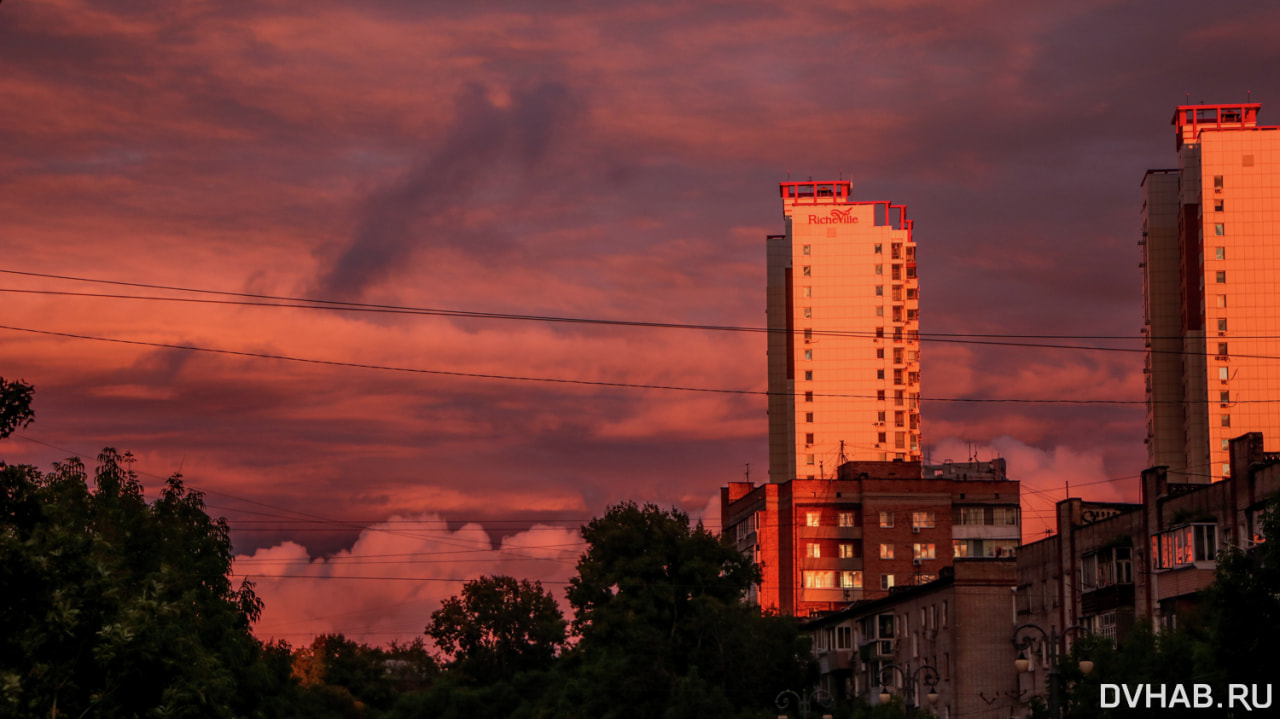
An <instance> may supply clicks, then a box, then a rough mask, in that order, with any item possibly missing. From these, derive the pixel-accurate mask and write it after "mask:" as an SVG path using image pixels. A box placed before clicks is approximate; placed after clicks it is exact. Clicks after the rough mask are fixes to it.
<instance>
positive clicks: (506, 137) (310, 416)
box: [0, 0, 1280, 644]
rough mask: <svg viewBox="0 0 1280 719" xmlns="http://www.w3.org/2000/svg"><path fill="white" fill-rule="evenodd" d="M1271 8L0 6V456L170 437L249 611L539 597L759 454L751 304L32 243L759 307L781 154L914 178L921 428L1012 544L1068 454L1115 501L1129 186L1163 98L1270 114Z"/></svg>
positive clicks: (75, 1)
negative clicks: (517, 589)
mask: <svg viewBox="0 0 1280 719" xmlns="http://www.w3.org/2000/svg"><path fill="white" fill-rule="evenodd" d="M1277 29H1280V7H1273V6H1270V5H1267V4H1263V3H1252V2H1219V3H1214V4H1212V5H1210V4H1206V3H1202V2H1154V1H1153V2H1137V3H1134V2H1102V1H1092V2H1091V1H1088V0H1081V1H1077V2H1070V3H1067V2H1059V3H1021V2H954V1H953V0H946V1H944V0H920V1H914V2H899V1H897V0H894V1H888V0H881V1H874V2H853V3H794V2H764V1H761V2H732V3H717V2H694V3H690V2H669V3H641V2H567V1H566V2H558V1H552V2H541V3H515V2H512V3H502V2H478V3H423V2H410V1H408V0H371V1H369V2H361V3H351V2H345V3H342V2H333V1H330V0H311V1H309V2H297V1H294V0H269V1H266V2H255V3H224V2H213V1H212V0H191V1H189V2H181V3H177V2H166V1H163V0H110V1H108V0H46V1H44V2H31V1H27V0H9V1H8V2H4V3H3V4H2V5H0V249H2V250H3V253H2V254H0V270H2V272H0V289H2V290H3V292H0V325H2V326H3V329H0V376H3V377H5V378H6V379H23V380H26V381H27V382H29V383H31V384H33V385H35V387H36V404H35V408H36V411H37V422H36V423H35V424H34V425H32V426H31V427H30V428H28V429H27V430H25V431H22V432H19V433H18V434H16V435H15V436H14V437H13V438H11V439H9V440H7V441H5V442H4V444H3V446H0V458H3V459H4V461H6V462H9V463H30V464H36V465H39V466H41V467H46V468H47V467H48V466H49V464H50V463H51V462H53V461H57V460H60V459H63V458H65V457H67V456H69V455H72V454H78V455H80V456H84V457H86V458H88V459H91V458H92V457H93V456H95V455H96V454H97V452H98V451H99V450H100V449H101V448H102V447H104V446H111V447H115V448H117V449H120V450H121V451H126V450H128V451H131V452H133V453H134V455H135V456H137V458H138V462H137V469H138V471H139V472H140V473H141V474H142V477H143V480H144V482H145V483H146V484H147V485H148V486H149V487H150V488H155V487H158V486H159V484H160V482H161V480H162V478H164V477H166V476H168V475H169V474H171V473H173V472H175V471H179V470H181V472H182V474H183V475H184V476H185V477H186V478H187V481H188V482H189V484H190V485H192V486H194V487H197V488H199V489H202V490H204V491H206V492H207V497H206V498H207V501H208V503H209V506H210V510H211V513H213V514H217V515H224V516H226V517H227V518H228V519H229V521H230V523H231V528H232V537H233V540H234V542H235V547H236V551H237V553H238V555H239V559H238V560H237V563H236V571H237V573H238V574H241V575H246V576H250V577H253V578H254V581H255V582H256V583H257V586H258V589H259V592H260V594H261V595H262V597H263V598H264V599H265V601H266V603H267V606H266V612H265V614H264V617H263V620H262V621H261V622H260V624H259V625H258V627H257V631H258V633H259V635H260V636H262V637H264V638H270V637H278V638H284V639H288V640H289V641H291V642H293V643H295V644H297V643H303V642H306V641H308V640H309V639H310V637H311V636H312V635H314V634H315V633H316V632H325V631H329V632H331V631H342V632H346V633H347V634H348V635H350V636H351V637H352V638H355V639H358V640H361V641H366V642H371V643H382V642H386V641H390V640H391V639H397V638H399V639H407V638H411V637H413V636H416V635H418V634H420V633H421V631H422V627H423V626H424V625H425V624H426V621H427V620H428V618H429V616H430V613H431V612H432V611H433V610H435V609H436V608H437V607H438V606H439V602H440V600H441V599H442V598H444V597H447V596H450V595H452V594H454V593H456V592H457V591H458V589H459V587H460V583H461V581H462V580H464V579H467V578H471V577H475V576H478V575H480V574H486V573H508V574H513V575H515V576H518V577H529V578H533V579H541V580H543V581H544V582H545V583H547V585H548V586H549V587H551V588H552V589H553V590H554V591H556V592H557V593H559V592H560V586H561V583H562V582H564V581H565V580H566V579H567V578H568V577H569V576H571V575H572V574H573V571H574V563H575V561H576V557H577V555H578V552H579V551H580V549H581V545H580V543H579V540H578V535H577V531H576V530H577V527H578V526H580V525H581V524H583V523H585V522H586V521H588V520H589V519H590V518H591V517H593V516H595V515H598V514H600V513H601V512H602V511H603V510H604V509H605V507H607V506H608V505H609V504H611V503H616V502H619V501H624V500H635V501H640V502H654V503H657V504H659V505H662V506H677V507H680V508H683V509H685V510H686V511H688V512H689V513H690V514H691V515H694V516H696V517H705V518H706V519H707V521H708V522H717V518H716V517H715V516H714V515H715V514H716V512H717V511H718V488H719V487H720V486H721V485H723V484H725V483H726V482H728V481H732V480H739V479H741V478H742V477H743V475H744V472H745V471H746V467H747V466H748V465H750V468H751V477H752V479H754V480H756V481H762V480H764V479H765V477H766V475H767V466H768V462H767V446H766V432H767V425H766V418H765V398H764V396H763V395H762V394H761V393H763V391H764V390H765V385H766V381H765V367H766V365H765V342H764V335H762V334H760V333H758V332H727V331H710V330H699V329H672V328H653V327H636V326H619V325H610V324H566V323H549V322H544V321H522V320H513V319H494V318H460V317H456V316H439V315H422V314H386V313H381V314H378V313H368V312H350V311H333V310H331V309H314V308H313V309H301V308H281V307H262V306H252V305H243V304H242V305H235V304H212V303H190V302H162V301H147V300H141V299H125V298H120V297H105V296H95V297H90V296H82V295H83V293H93V294H96V295H128V296H148V297H183V298H201V299H206V300H208V299H234V298H232V297H229V296H218V295H209V294H193V293H190V292H184V291H180V290H178V289H155V288H150V287H138V286H129V285H123V284H102V283H89V282H84V281H79V280H77V279H58V278H55V277H50V276H49V275H57V276H61V277H63V278H82V279H95V280H107V281H111V282H116V283H136V284H141V285H153V286H166V287H172V288H188V289H200V290H214V291H222V292H233V293H248V294H255V295H271V296H281V297H299V298H316V299H323V300H333V301H349V302H362V303H370V304H379V305H395V306H403V307H416V308H433V309H447V310H460V311H464V312H480V313H496V314H518V315H537V316H553V317H573V318H595V319H606V320H622V321H634V322H641V323H675V324H692V325H718V326H736V327H762V326H763V325H764V306H765V297H764V285H765V253H764V237H765V235H767V234H770V233H778V232H780V231H781V230H782V213H781V206H780V200H779V199H778V190H777V183H778V182H779V181H783V180H785V179H787V177H788V173H790V176H791V177H792V178H793V179H805V178H808V177H813V178H814V179H818V180H829V179H836V178H837V177H842V178H844V179H850V180H852V182H853V188H854V194H855V196H856V198H858V199H862V200H893V201H895V202H898V203H903V204H906V205H907V207H908V212H909V216H910V217H911V218H913V219H914V220H915V238H916V240H917V242H918V243H919V250H918V254H919V274H920V278H921V280H920V287H921V293H922V300H921V307H922V319H921V328H922V332H923V334H924V336H925V337H924V339H925V343H924V348H923V380H922V384H923V396H924V398H925V405H924V410H923V418H924V433H925V445H926V447H925V448H926V452H927V455H928V456H929V458H930V459H932V460H933V461H937V462H941V461H942V460H944V459H954V460H964V459H967V458H968V457H969V456H971V455H973V456H977V457H978V458H980V459H989V458H991V457H994V456H997V455H999V456H1003V457H1005V458H1007V459H1008V462H1009V473H1010V475H1011V476H1012V477H1013V478H1015V479H1020V480H1022V482H1023V492H1024V495H1023V496H1024V503H1023V506H1024V514H1025V517H1024V524H1025V530H1026V536H1027V538H1028V539H1033V538H1035V537H1037V536H1042V533H1043V530H1044V527H1045V520H1046V518H1047V517H1048V516H1049V514H1050V513H1051V510H1052V506H1053V502H1054V501H1056V500H1057V499H1060V498H1061V497H1062V496H1063V485H1064V482H1068V481H1069V482H1070V483H1071V484H1072V485H1073V487H1075V486H1077V485H1079V486H1080V489H1079V494H1082V495H1083V496H1087V497H1091V498H1096V499H1101V500H1134V499H1136V496H1137V481H1136V476H1137V474H1138V473H1139V472H1140V471H1141V470H1142V468H1143V466H1144V465H1145V462H1146V454H1145V447H1144V445H1143V443H1142V440H1143V437H1144V434H1145V430H1144V410H1143V407H1142V404H1141V402H1142V400H1143V380H1142V364H1143V356H1142V353H1141V351H1140V350H1141V347H1142V345H1141V343H1140V342H1139V341H1138V340H1137V337H1138V336H1139V329H1140V327H1141V326H1142V314H1141V309H1142V298H1141V274H1140V271H1139V269H1138V268H1137V263H1138V259H1139V253H1138V248H1137V240H1138V239H1139V219H1138V213H1139V209H1140V202H1141V200H1140V196H1139V182H1140V181H1141V179H1142V176H1143V173H1144V172H1145V171H1146V170H1147V169H1149V168H1158V167H1167V166H1169V165H1170V164H1171V163H1174V162H1175V156H1174V143H1173V132H1172V128H1171V127H1170V126H1169V118H1170V116H1171V115H1172V113H1173V108H1174V107H1175V106H1176V105H1178V104H1181V103H1185V102H1186V101H1187V97H1188V96H1187V93H1191V100H1192V101H1193V102H1199V101H1201V100H1204V101H1206V102H1230V101H1237V100H1240V101H1243V100H1244V99H1245V97H1246V93H1247V92H1249V91H1252V100H1253V101H1255V102H1261V103H1262V105H1263V109H1262V121H1263V122H1265V123H1275V122H1276V121H1277V120H1280V87H1278V86H1277V78H1276V75H1275V69H1276V68H1277V67H1280V44H1277V43H1276V42H1275V37H1276V31H1277ZM33 291H37V292H33ZM51 292H53V293H82V295H79V296H78V295H75V294H51ZM240 299H244V298H240ZM975 334H977V335H996V336H997V337H994V338H989V339H987V340H984V341H990V342H996V343H1014V344H1015V345H1017V344H1056V345H1080V346H1088V347H1106V348H1112V349H1115V350H1120V351H1096V350H1080V349H1063V348H1044V347H1025V346H1010V345H1008V344H979V343H972V342H970V341H962V342H955V341H953V340H972V339H973V337H972V335H975ZM1037 336H1061V337H1062V338H1058V339H1037V338H1035V337H1037ZM87 338H98V339H87ZM104 339H111V340H128V341H130V342H136V343H143V344H123V343H119V342H106V341H102V340H104ZM939 340H947V341H939ZM156 345H183V346H195V347H202V348H206V349H213V350H224V351H230V352H237V353H246V354H238V355H237V354H217V353H210V352H198V351H191V350H181V349H171V348H164V347H160V346H156ZM248 354H256V355H273V356H285V357H293V358H299V359H307V360H319V361H322V362H326V363H329V364H317V363H300V362H295V361H289V360H283V359H272V358H264V357H253V356H247V355H248ZM349 365H360V366H349ZM388 367H390V368H401V369H409V370H431V371H434V372H439V373H444V374H432V373H424V372H420V371H414V372H406V371H395V370H391V369H382V368H388ZM472 375H489V376H495V375H496V376H499V377H505V378H506V379H501V378H493V377H488V378H485V377H476V376H472ZM513 377H522V378H540V379H570V380H586V381H588V382H596V383H604V384H564V383H550V382H539V381H525V380H518V379H511V378H513ZM608 384H640V385H662V386H676V387H681V388H695V389H723V390H734V391H737V392H736V393H735V392H730V393H709V392H694V391H682V390H672V389H640V388H628V387H617V386H606V385H608ZM950 400H1089V401H1107V402H1118V403H1116V404H1089V403H1082V404H1063V403H1056V402H1042V401H1031V402H1008V401H999V402H993V401H979V402H971V401H963V402H960V401H950ZM353 577H360V578H353Z"/></svg>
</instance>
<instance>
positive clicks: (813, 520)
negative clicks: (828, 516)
mask: <svg viewBox="0 0 1280 719" xmlns="http://www.w3.org/2000/svg"><path fill="white" fill-rule="evenodd" d="M821 517H822V514H821V513H819V512H805V513H804V524H805V526H806V527H817V526H819V520H820V519H821Z"/></svg>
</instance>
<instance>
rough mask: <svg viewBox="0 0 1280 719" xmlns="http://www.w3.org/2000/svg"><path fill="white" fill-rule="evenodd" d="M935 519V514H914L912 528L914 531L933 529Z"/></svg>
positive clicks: (912, 514) (912, 515)
mask: <svg viewBox="0 0 1280 719" xmlns="http://www.w3.org/2000/svg"><path fill="white" fill-rule="evenodd" d="M933 525H934V518H933V512H912V513H911V528H912V529H933Z"/></svg>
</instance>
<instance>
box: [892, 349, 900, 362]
mask: <svg viewBox="0 0 1280 719" xmlns="http://www.w3.org/2000/svg"><path fill="white" fill-rule="evenodd" d="M893 363H894V364H902V348H901V347H895V348H894V349H893Z"/></svg>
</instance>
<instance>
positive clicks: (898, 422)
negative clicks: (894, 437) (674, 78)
mask: <svg viewBox="0 0 1280 719" xmlns="http://www.w3.org/2000/svg"><path fill="white" fill-rule="evenodd" d="M893 426H894V427H906V426H907V418H906V412H894V413H893Z"/></svg>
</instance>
